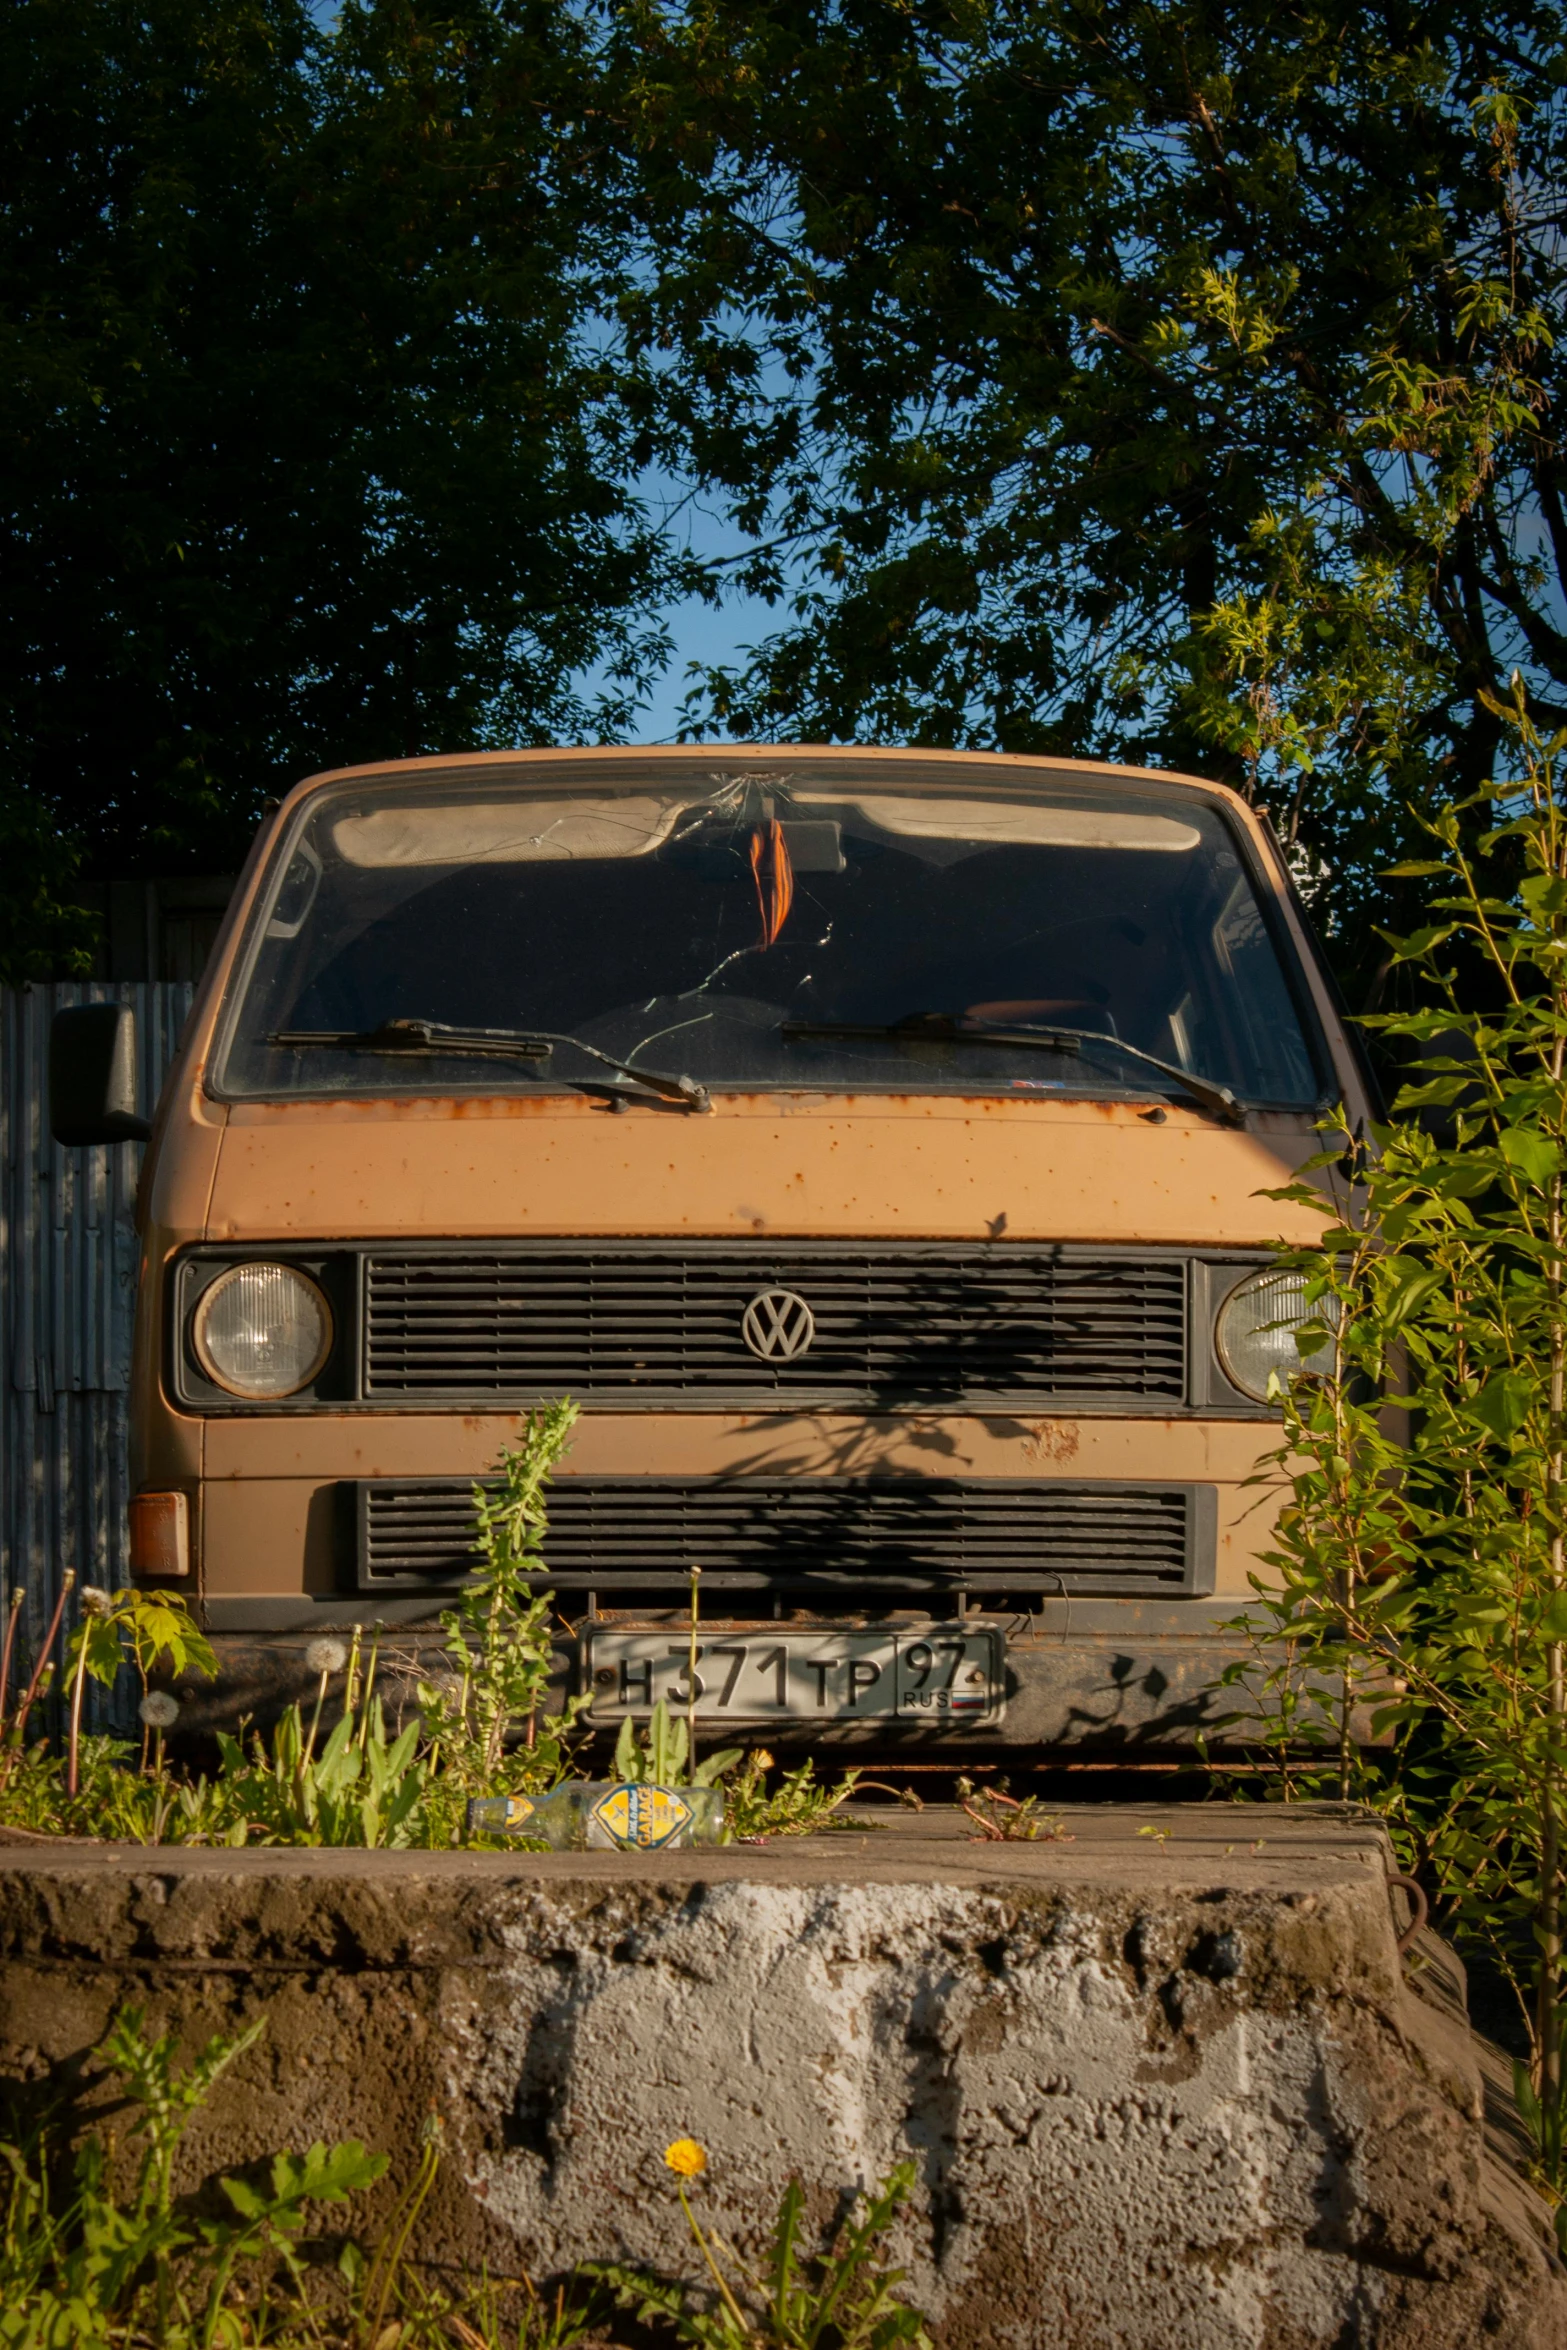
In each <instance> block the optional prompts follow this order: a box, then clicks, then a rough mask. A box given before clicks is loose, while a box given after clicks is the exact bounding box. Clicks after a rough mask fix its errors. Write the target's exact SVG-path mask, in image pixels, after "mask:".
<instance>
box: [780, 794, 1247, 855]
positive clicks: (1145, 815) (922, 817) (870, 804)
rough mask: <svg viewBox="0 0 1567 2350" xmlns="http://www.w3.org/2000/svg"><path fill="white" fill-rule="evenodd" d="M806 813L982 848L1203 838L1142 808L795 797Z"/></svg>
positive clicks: (1136, 844)
mask: <svg viewBox="0 0 1567 2350" xmlns="http://www.w3.org/2000/svg"><path fill="white" fill-rule="evenodd" d="M792 796H793V798H794V800H795V801H796V802H797V803H799V804H801V805H803V804H805V803H806V802H809V803H810V804H811V805H812V806H813V807H823V808H825V807H828V806H831V807H834V808H838V809H848V808H850V807H852V808H853V810H854V813H855V814H856V815H857V816H859V817H860V818H861V820H862V821H863V822H864V823H865V824H867V825H868V826H869V827H871V828H872V829H873V830H875V831H877V832H884V833H888V834H890V835H892V836H893V837H895V838H897V837H902V838H904V839H909V840H930V841H964V842H972V843H974V844H975V845H977V846H980V847H985V848H1020V849H1155V850H1165V851H1174V852H1177V853H1178V852H1182V851H1185V850H1188V849H1194V848H1196V847H1197V845H1198V843H1199V841H1200V840H1201V838H1202V835H1201V833H1200V832H1199V831H1198V830H1197V827H1196V826H1195V825H1194V824H1183V823H1182V822H1181V820H1180V818H1179V817H1177V816H1159V815H1156V814H1154V812H1153V811H1152V810H1151V809H1143V808H1064V807H1051V806H1049V805H1040V804H1039V803H1037V802H1036V803H1034V804H1032V805H1031V804H1030V803H1029V802H1028V801H1026V800H938V799H926V798H924V797H923V796H922V797H920V798H918V799H895V798H892V797H890V796H889V797H887V798H883V797H882V796H881V795H880V794H879V793H877V794H875V795H874V796H871V797H867V798H865V799H863V800H854V801H852V802H851V801H847V800H845V798H844V797H843V795H842V793H841V792H831V793H829V792H814V791H810V790H804V791H802V790H799V789H798V788H797V789H796V790H795V791H794V793H793V795H792Z"/></svg>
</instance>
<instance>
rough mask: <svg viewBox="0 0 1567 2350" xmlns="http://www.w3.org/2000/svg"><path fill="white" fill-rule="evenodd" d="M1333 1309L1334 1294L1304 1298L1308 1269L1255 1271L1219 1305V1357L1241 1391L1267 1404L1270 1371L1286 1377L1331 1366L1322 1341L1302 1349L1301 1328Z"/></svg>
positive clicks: (1317, 1320) (1321, 1319) (1324, 1319)
mask: <svg viewBox="0 0 1567 2350" xmlns="http://www.w3.org/2000/svg"><path fill="white" fill-rule="evenodd" d="M1331 1312H1332V1300H1331V1298H1320V1299H1318V1300H1317V1302H1316V1303H1315V1304H1314V1305H1308V1304H1307V1303H1306V1276H1305V1274H1304V1273H1271V1272H1270V1273H1253V1274H1252V1275H1251V1277H1250V1279H1249V1280H1246V1281H1243V1282H1241V1284H1240V1286H1239V1287H1238V1288H1236V1289H1232V1290H1231V1291H1230V1294H1229V1296H1228V1297H1227V1298H1226V1299H1225V1301H1224V1303H1223V1305H1222V1306H1221V1307H1220V1308H1219V1321H1218V1327H1217V1329H1216V1330H1215V1332H1214V1337H1215V1339H1216V1342H1217V1344H1218V1349H1219V1360H1220V1362H1221V1363H1222V1364H1223V1365H1224V1368H1225V1370H1226V1371H1227V1372H1228V1374H1229V1376H1230V1377H1231V1379H1233V1380H1234V1382H1235V1384H1236V1386H1237V1387H1238V1388H1239V1389H1240V1390H1241V1393H1242V1394H1243V1395H1250V1396H1253V1397H1255V1399H1256V1400H1257V1402H1258V1403H1266V1402H1267V1400H1268V1375H1269V1373H1270V1372H1272V1371H1277V1372H1278V1374H1279V1376H1280V1378H1281V1379H1288V1378H1289V1377H1290V1375H1291V1373H1292V1372H1295V1371H1312V1370H1326V1369H1327V1367H1328V1361H1329V1357H1328V1354H1327V1351H1326V1349H1325V1348H1323V1347H1322V1346H1321V1342H1320V1341H1319V1342H1318V1349H1317V1350H1316V1351H1314V1352H1312V1353H1311V1354H1303V1353H1302V1351H1301V1345H1300V1332H1301V1329H1302V1328H1303V1326H1304V1325H1305V1324H1306V1323H1308V1322H1318V1323H1320V1322H1324V1321H1326V1320H1327V1319H1328V1316H1329V1315H1330V1313H1331Z"/></svg>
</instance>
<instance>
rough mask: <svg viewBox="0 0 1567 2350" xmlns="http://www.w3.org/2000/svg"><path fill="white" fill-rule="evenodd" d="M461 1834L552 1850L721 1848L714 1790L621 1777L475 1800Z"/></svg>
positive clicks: (720, 1796) (720, 1807)
mask: <svg viewBox="0 0 1567 2350" xmlns="http://www.w3.org/2000/svg"><path fill="white" fill-rule="evenodd" d="M468 1833H469V1834H470V1835H476V1834H477V1835H484V1836H528V1837H533V1838H536V1839H537V1840H538V1841H539V1842H540V1843H543V1844H548V1845H549V1846H550V1847H551V1849H552V1850H553V1851H556V1852H583V1851H610V1852H674V1851H678V1850H680V1849H681V1847H683V1846H685V1845H688V1844H721V1843H722V1842H723V1836H724V1791H723V1789H722V1788H721V1787H655V1786H650V1785H644V1784H640V1783H638V1782H636V1781H634V1780H627V1779H568V1780H566V1781H565V1783H564V1784H563V1785H562V1786H559V1787H552V1788H551V1789H550V1792H549V1793H548V1795H477V1796H475V1797H473V1799H472V1800H471V1801H470V1803H469V1805H468Z"/></svg>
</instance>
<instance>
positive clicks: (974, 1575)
mask: <svg viewBox="0 0 1567 2350" xmlns="http://www.w3.org/2000/svg"><path fill="white" fill-rule="evenodd" d="M356 1499H357V1510H356V1520H357V1529H358V1541H357V1574H358V1586H359V1588H360V1589H361V1590H363V1591H392V1590H429V1589H432V1588H440V1587H442V1586H443V1585H447V1586H449V1585H450V1584H452V1583H454V1582H460V1581H461V1580H462V1578H463V1576H464V1575H465V1574H466V1573H468V1572H470V1571H471V1569H472V1566H473V1563H474V1562H473V1551H472V1543H473V1519H472V1501H471V1487H470V1485H469V1483H468V1482H467V1481H466V1480H458V1479H441V1480H430V1481H424V1482H415V1481H413V1480H404V1479H398V1478H378V1479H373V1480H372V1479H366V1480H365V1481H363V1482H362V1483H360V1484H359V1485H358V1487H357V1488H356ZM549 1506H550V1530H549V1536H548V1540H547V1541H546V1544H545V1556H546V1559H547V1561H548V1571H547V1573H546V1574H544V1575H542V1576H540V1577H539V1578H538V1583H539V1587H540V1588H541V1589H546V1588H547V1589H553V1590H557V1591H562V1592H569V1591H586V1590H593V1591H595V1592H597V1593H598V1594H599V1596H600V1597H601V1598H602V1599H603V1600H605V1601H606V1602H611V1603H612V1602H613V1600H614V1598H615V1596H616V1595H617V1593H626V1594H630V1593H632V1592H634V1593H635V1594H636V1595H637V1597H638V1599H640V1598H641V1597H642V1596H644V1595H648V1594H652V1593H658V1592H667V1593H677V1592H684V1591H685V1590H686V1588H687V1582H688V1576H689V1571H690V1568H691V1567H692V1565H693V1564H695V1565H699V1566H700V1567H701V1568H702V1571H703V1589H704V1590H705V1591H707V1592H709V1593H716V1592H722V1591H727V1592H735V1593H739V1592H745V1591H750V1592H766V1593H779V1594H782V1593H791V1594H794V1595H795V1596H797V1597H799V1598H802V1599H807V1600H810V1601H812V1602H815V1603H819V1604H822V1605H831V1603H833V1602H834V1601H836V1603H837V1604H838V1605H839V1606H846V1605H849V1604H852V1603H856V1602H861V1601H864V1600H866V1599H869V1600H871V1601H873V1602H875V1603H882V1604H886V1603H889V1602H891V1601H893V1600H894V1599H895V1598H896V1597H897V1596H898V1595H900V1594H903V1593H907V1594H909V1595H910V1596H911V1597H920V1598H928V1597H930V1596H931V1595H934V1594H940V1593H953V1594H956V1593H959V1592H963V1591H974V1592H976V1593H983V1592H986V1591H990V1592H996V1593H1000V1592H1007V1593H1017V1594H1019V1595H1022V1594H1026V1593H1049V1592H1081V1593H1084V1594H1093V1593H1098V1594H1110V1595H1116V1594H1131V1593H1149V1594H1162V1595H1176V1594H1180V1593H1184V1592H1190V1591H1194V1590H1199V1589H1205V1588H1207V1587H1208V1586H1209V1583H1210V1581H1211V1566H1212V1550H1213V1539H1212V1534H1213V1529H1212V1519H1213V1489H1212V1488H1211V1487H1207V1486H1187V1485H1161V1486H1152V1485H1110V1484H1096V1485H1070V1484H1066V1483H1061V1482H1056V1481H1054V1480H1051V1481H1048V1482H1033V1483H1029V1482H1024V1481H1012V1480H1005V1479H1000V1478H996V1479H986V1480H983V1481H979V1480H975V1481H972V1482H964V1481H960V1480H957V1479H936V1478H931V1479H912V1478H907V1479H882V1480H860V1481H851V1480H848V1479H843V1478H823V1479H809V1478H796V1479H791V1480H790V1481H789V1482H788V1483H770V1482H764V1481H762V1480H750V1479H748V1480H746V1481H744V1482H730V1483H724V1482H719V1481H714V1482H711V1483H691V1482H688V1481H683V1480H674V1479H660V1478H630V1477H628V1478H613V1477H607V1478H595V1477H564V1478H562V1479H561V1480H560V1481H559V1482H558V1483H557V1484H556V1485H554V1486H553V1487H552V1488H551V1492H550V1504H549Z"/></svg>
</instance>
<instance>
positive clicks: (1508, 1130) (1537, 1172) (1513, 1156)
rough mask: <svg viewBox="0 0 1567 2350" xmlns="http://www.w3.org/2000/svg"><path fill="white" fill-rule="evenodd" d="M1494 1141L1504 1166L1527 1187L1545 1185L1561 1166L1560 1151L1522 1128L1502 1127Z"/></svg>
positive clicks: (1545, 1138)
mask: <svg viewBox="0 0 1567 2350" xmlns="http://www.w3.org/2000/svg"><path fill="white" fill-rule="evenodd" d="M1496 1141H1497V1147H1498V1149H1499V1150H1500V1151H1501V1154H1502V1156H1503V1158H1504V1159H1505V1160H1506V1161H1507V1164H1508V1165H1509V1166H1510V1167H1516V1168H1517V1169H1518V1171H1519V1173H1520V1174H1521V1175H1523V1176H1524V1177H1525V1178H1526V1179H1527V1180H1528V1181H1529V1182H1530V1183H1536V1184H1540V1185H1544V1184H1546V1183H1548V1182H1549V1181H1550V1179H1551V1177H1552V1176H1553V1175H1554V1174H1555V1173H1556V1171H1557V1169H1558V1168H1559V1167H1560V1165H1561V1150H1560V1147H1559V1145H1558V1144H1557V1143H1555V1142H1553V1141H1552V1139H1551V1137H1550V1136H1549V1135H1548V1134H1541V1133H1539V1132H1538V1131H1537V1130H1534V1129H1531V1128H1529V1127H1524V1126H1505V1127H1504V1128H1503V1129H1502V1131H1501V1133H1500V1134H1499V1135H1498V1136H1497V1138H1496Z"/></svg>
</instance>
